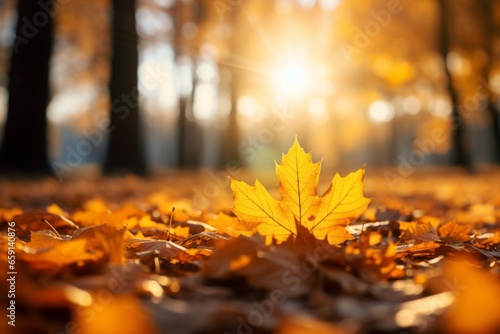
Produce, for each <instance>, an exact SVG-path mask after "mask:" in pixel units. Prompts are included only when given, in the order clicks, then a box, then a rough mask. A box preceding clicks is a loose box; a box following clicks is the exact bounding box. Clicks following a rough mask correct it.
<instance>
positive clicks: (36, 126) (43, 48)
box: [0, 0, 53, 174]
mask: <svg viewBox="0 0 500 334" xmlns="http://www.w3.org/2000/svg"><path fill="white" fill-rule="evenodd" d="M52 8H53V1H52V0H47V1H45V2H42V1H33V0H19V2H18V7H17V10H18V12H17V13H18V14H17V17H18V22H17V27H16V37H15V41H14V45H13V48H12V56H11V63H10V70H9V79H10V81H9V86H8V89H9V103H8V109H7V110H8V111H7V122H6V126H5V135H4V138H3V141H2V146H1V148H0V169H2V171H4V172H27V173H42V174H49V173H50V168H49V165H48V162H47V119H46V109H47V104H48V101H49V61H50V55H51V51H52V40H53V33H52V30H53V21H52V18H53V13H52Z"/></svg>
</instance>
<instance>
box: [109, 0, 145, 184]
mask: <svg viewBox="0 0 500 334" xmlns="http://www.w3.org/2000/svg"><path fill="white" fill-rule="evenodd" d="M112 10H113V14H112V15H113V20H112V26H113V27H112V53H113V55H112V60H111V80H110V84H109V91H110V100H111V113H110V120H111V122H110V136H109V144H108V155H107V160H106V163H105V166H104V171H105V172H106V173H120V172H132V173H136V174H139V175H144V174H146V161H145V155H144V148H143V137H142V133H141V119H140V114H139V90H138V74H137V68H138V64H139V56H138V49H137V47H138V45H137V41H138V36H137V30H136V20H135V14H136V3H135V0H113V1H112Z"/></svg>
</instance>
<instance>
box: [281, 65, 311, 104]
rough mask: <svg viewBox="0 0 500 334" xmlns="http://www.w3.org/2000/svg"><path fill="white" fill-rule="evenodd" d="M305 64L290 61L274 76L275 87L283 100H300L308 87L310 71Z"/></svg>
mask: <svg viewBox="0 0 500 334" xmlns="http://www.w3.org/2000/svg"><path fill="white" fill-rule="evenodd" d="M306 66H307V65H306V63H305V62H299V61H289V62H285V63H284V64H281V65H280V66H278V67H277V69H276V71H275V72H274V74H273V85H274V89H275V90H276V93H277V95H278V96H279V97H281V98H286V99H291V98H300V97H303V96H304V95H305V91H306V89H307V86H308V83H309V82H308V81H309V78H308V71H307V67H306Z"/></svg>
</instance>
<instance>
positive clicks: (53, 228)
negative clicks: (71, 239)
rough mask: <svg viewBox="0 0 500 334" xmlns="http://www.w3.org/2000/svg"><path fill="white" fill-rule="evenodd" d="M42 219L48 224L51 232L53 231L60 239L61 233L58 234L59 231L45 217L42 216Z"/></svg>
mask: <svg viewBox="0 0 500 334" xmlns="http://www.w3.org/2000/svg"><path fill="white" fill-rule="evenodd" d="M42 221H43V222H45V223H46V224H47V225H49V227H50V229H51V230H52V232H54V233H55V235H56V236H57V237H58V238H59V239H62V237H61V235H60V234H59V232H57V230H56V229H55V227H54V226H52V224H50V223H49V221H48V220H47V219H45V218H42Z"/></svg>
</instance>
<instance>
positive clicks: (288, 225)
mask: <svg viewBox="0 0 500 334" xmlns="http://www.w3.org/2000/svg"><path fill="white" fill-rule="evenodd" d="M320 169H321V162H317V163H313V162H312V154H311V153H310V152H309V153H305V151H304V149H303V148H301V147H300V144H299V142H298V141H297V139H295V142H294V143H293V146H292V147H291V148H290V150H289V151H288V154H284V155H283V160H282V163H281V165H277V166H276V173H277V176H278V181H279V185H280V195H281V200H280V201H278V200H276V199H274V198H273V197H272V196H271V195H270V194H269V193H268V192H267V190H266V189H265V188H264V186H263V185H262V184H261V183H260V182H259V181H258V180H257V181H256V182H255V185H254V186H250V185H248V184H246V183H245V182H242V181H235V180H232V181H231V189H232V190H233V197H234V210H233V211H234V213H235V214H236V216H238V218H239V219H240V220H241V221H242V223H244V224H246V225H247V226H248V228H253V227H255V228H256V230H257V232H258V233H259V234H261V235H263V236H265V237H266V242H267V243H268V244H270V243H271V242H272V240H273V239H275V240H276V241H277V242H278V243H280V242H283V241H285V240H287V239H288V238H289V237H290V236H291V235H292V236H293V237H294V238H297V237H298V238H299V239H302V240H304V239H307V237H308V236H306V235H302V234H301V231H304V230H301V229H299V228H298V227H299V226H302V227H305V228H306V229H307V231H308V233H309V234H310V235H313V236H314V237H316V238H317V239H319V240H324V239H325V238H326V239H327V240H328V243H330V244H340V243H343V242H345V241H346V240H351V239H353V236H352V235H351V234H350V233H349V232H347V230H346V229H345V227H346V226H347V225H349V224H350V223H351V222H353V221H354V220H356V219H357V218H358V217H359V216H360V215H361V214H362V213H363V211H364V210H365V209H366V207H367V206H368V204H369V202H370V199H368V198H365V197H364V196H363V176H364V167H363V168H361V169H359V170H358V171H356V172H354V173H350V174H349V175H348V176H347V177H345V178H344V177H341V176H339V174H336V175H335V177H334V178H333V180H332V182H331V184H330V187H329V188H328V189H327V190H326V192H325V193H324V194H323V195H322V196H321V197H319V196H318V195H317V184H318V179H319V173H320Z"/></svg>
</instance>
